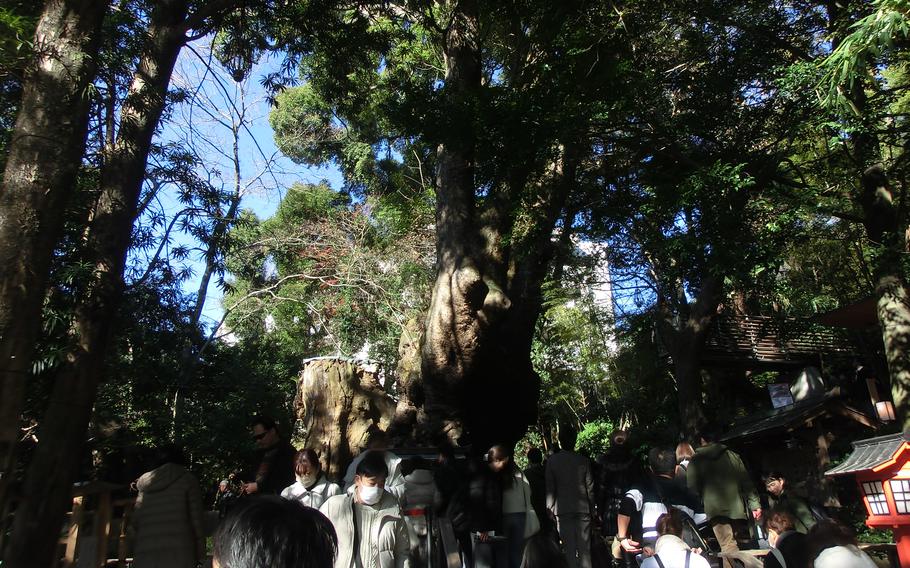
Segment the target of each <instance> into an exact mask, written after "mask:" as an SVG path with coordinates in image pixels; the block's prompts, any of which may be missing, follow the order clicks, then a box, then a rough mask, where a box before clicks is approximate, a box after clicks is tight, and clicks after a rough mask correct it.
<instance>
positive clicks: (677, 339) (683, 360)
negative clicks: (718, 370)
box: [657, 276, 723, 437]
mask: <svg viewBox="0 0 910 568" xmlns="http://www.w3.org/2000/svg"><path fill="white" fill-rule="evenodd" d="M722 281H723V279H722V278H720V277H717V276H706V277H705V278H704V280H703V281H702V285H701V289H700V290H699V292H698V295H697V297H696V299H695V303H694V304H691V305H689V304H688V303H686V298H685V295H683V296H682V297H681V298H679V299H678V301H679V303H680V305H679V306H677V308H678V309H677V310H676V313H675V315H674V312H672V311H671V310H669V309H668V306H667V301H668V300H667V299H666V298H660V299H659V300H658V316H657V317H658V322H657V328H658V332H659V334H660V339H661V341H662V343H663V344H664V346H665V347H666V349H667V351H669V352H670V357H671V359H672V360H673V375H674V378H675V379H676V388H677V394H678V399H679V420H680V428H681V430H682V432H683V433H684V434H685V435H687V436H690V437H691V436H693V435H695V434H696V433H697V432H698V429H699V428H701V427H702V426H703V425H704V424H705V421H706V418H705V410H704V405H703V403H702V395H703V385H702V377H701V353H702V349H703V348H704V345H705V340H706V339H707V338H708V331H709V329H710V327H711V322H712V321H714V317H715V316H716V315H717V308H718V305H719V304H720V301H721V294H722V285H721V282H722ZM675 318H678V319H679V323H678V324H676V325H674V321H673V320H674V319H675Z"/></svg>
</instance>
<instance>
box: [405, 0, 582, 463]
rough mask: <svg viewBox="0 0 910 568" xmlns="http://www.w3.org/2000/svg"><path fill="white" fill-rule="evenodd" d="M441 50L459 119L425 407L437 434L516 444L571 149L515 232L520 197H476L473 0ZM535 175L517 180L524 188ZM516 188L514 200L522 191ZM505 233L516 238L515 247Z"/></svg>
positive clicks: (442, 199) (531, 403)
mask: <svg viewBox="0 0 910 568" xmlns="http://www.w3.org/2000/svg"><path fill="white" fill-rule="evenodd" d="M443 51H444V56H445V63H446V86H445V90H446V92H445V94H446V100H447V103H448V106H449V108H448V115H449V116H450V117H454V118H453V119H452V122H453V125H452V127H451V128H448V129H446V137H445V138H444V140H443V141H442V143H441V144H440V145H439V148H438V150H437V157H438V171H437V177H436V199H437V205H436V253H437V261H436V262H437V267H436V269H437V273H436V281H435V283H434V287H433V293H432V299H431V303H430V309H429V312H428V315H427V319H426V326H425V333H424V339H423V344H422V356H421V360H422V364H421V371H422V373H421V374H422V379H423V387H424V389H423V394H424V396H425V399H424V411H425V413H426V416H427V419H428V421H429V426H428V427H429V428H430V430H431V431H433V432H435V434H436V435H437V436H444V437H446V438H448V439H449V440H453V441H455V440H458V439H459V438H462V439H461V441H463V442H464V441H470V442H472V443H473V444H474V445H475V447H483V446H485V445H489V444H493V443H510V442H515V441H517V440H518V439H519V438H521V436H522V435H523V434H524V432H525V431H526V429H527V426H528V424H530V423H533V422H534V421H535V420H536V413H537V399H538V395H539V387H540V379H539V377H538V376H537V374H536V373H535V372H534V370H533V367H532V365H531V360H530V348H531V341H532V339H533V335H534V328H535V324H536V322H537V318H538V316H539V314H540V309H541V304H542V300H541V291H540V289H541V286H542V284H543V281H544V278H545V277H546V275H547V272H548V270H549V267H550V261H551V260H552V255H553V250H554V248H555V245H554V243H553V229H554V226H555V224H556V222H557V220H558V219H559V217H560V214H561V213H562V211H563V207H564V205H565V202H566V196H567V195H568V194H569V193H570V190H571V185H572V183H573V182H574V176H575V169H574V166H573V167H571V168H569V167H566V164H567V159H566V156H567V155H568V154H569V153H568V152H566V150H565V148H562V147H560V148H559V151H558V152H556V153H557V154H559V155H560V158H559V159H558V160H555V162H556V163H555V165H553V167H552V168H551V171H548V172H546V174H545V175H544V176H543V178H544V180H545V181H544V182H542V184H541V187H540V188H536V189H538V198H539V199H537V200H536V202H535V203H534V204H533V206H532V207H531V211H530V214H531V215H533V216H534V218H533V219H532V220H531V222H530V223H529V224H530V225H531V226H532V229H531V230H530V231H529V232H528V233H527V234H523V235H520V236H517V235H516V234H515V232H514V230H515V226H514V223H515V220H514V218H513V217H512V216H511V215H509V214H508V212H507V211H501V210H499V206H500V205H503V204H508V203H510V201H511V200H510V199H502V200H498V199H496V197H495V196H488V197H487V198H485V199H483V200H481V198H478V197H477V193H476V189H477V188H476V186H475V183H476V182H475V163H474V162H475V140H476V136H477V131H476V129H477V128H478V127H477V126H476V118H475V106H476V105H477V104H478V97H479V95H480V90H481V65H480V45H479V24H478V5H477V2H476V1H474V0H469V1H464V2H458V3H457V6H456V7H455V13H454V15H453V16H452V19H451V23H450V25H449V27H448V28H447V31H446V34H445V41H444V50H443ZM572 163H573V164H574V161H572ZM526 174H527V172H525V173H524V174H523V175H515V176H512V177H513V178H515V179H518V180H520V181H519V182H518V183H521V184H524V183H526V181H527V180H528V177H529V176H528V175H526ZM566 180H568V181H566ZM524 187H525V186H524V185H522V186H521V188H519V189H524ZM511 189H513V190H515V189H516V188H511ZM513 193H514V194H515V195H512V196H511V197H512V198H513V199H514V198H516V196H518V195H521V193H520V191H513ZM504 207H505V206H504V205H503V208H504ZM503 234H510V235H511V237H512V238H511V241H510V243H508V244H506V243H504V240H503V239H502V238H501V235H503ZM432 441H439V440H432Z"/></svg>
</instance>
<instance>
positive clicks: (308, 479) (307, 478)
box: [297, 473, 319, 487]
mask: <svg viewBox="0 0 910 568" xmlns="http://www.w3.org/2000/svg"><path fill="white" fill-rule="evenodd" d="M318 479H319V475H318V474H315V473H308V474H306V475H298V476H297V481H299V482H300V484H301V485H303V486H304V487H311V486H313V485H314V484H315V483H316V481H318Z"/></svg>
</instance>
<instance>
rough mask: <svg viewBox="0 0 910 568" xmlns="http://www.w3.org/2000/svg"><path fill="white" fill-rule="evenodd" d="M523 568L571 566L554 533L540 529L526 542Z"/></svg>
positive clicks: (567, 567)
mask: <svg viewBox="0 0 910 568" xmlns="http://www.w3.org/2000/svg"><path fill="white" fill-rule="evenodd" d="M521 568H569V563H568V561H567V560H566V556H565V554H563V553H562V551H561V550H560V549H559V544H557V542H556V539H554V538H553V536H552V534H551V533H548V532H547V531H539V532H538V533H537V534H535V535H534V536H532V537H531V538H529V539H528V540H527V543H526V544H525V551H524V556H523V557H522V560H521Z"/></svg>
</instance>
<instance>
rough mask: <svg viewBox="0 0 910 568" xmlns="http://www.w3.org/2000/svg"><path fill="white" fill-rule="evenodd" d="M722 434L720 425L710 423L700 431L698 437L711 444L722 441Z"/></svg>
mask: <svg viewBox="0 0 910 568" xmlns="http://www.w3.org/2000/svg"><path fill="white" fill-rule="evenodd" d="M721 432H722V430H721V427H720V424H718V423H716V422H708V423H707V424H705V425H704V426H702V427H701V429H700V430H699V431H698V437H699V438H700V439H702V440H704V441H705V442H707V443H709V444H710V443H711V442H716V441H718V440H720V435H721Z"/></svg>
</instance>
